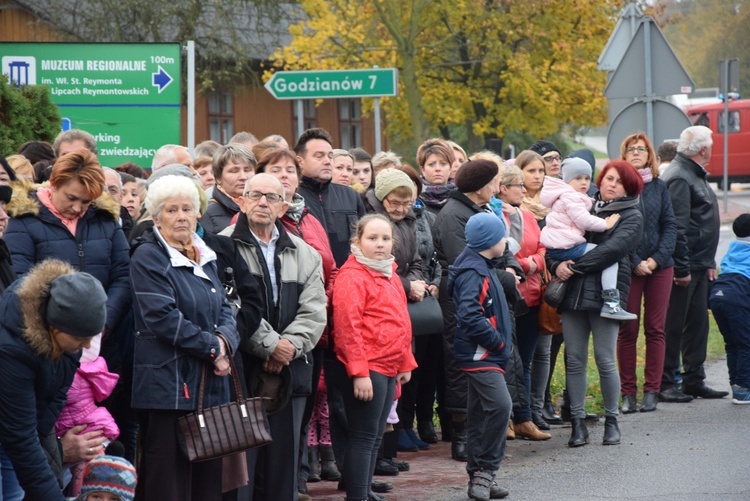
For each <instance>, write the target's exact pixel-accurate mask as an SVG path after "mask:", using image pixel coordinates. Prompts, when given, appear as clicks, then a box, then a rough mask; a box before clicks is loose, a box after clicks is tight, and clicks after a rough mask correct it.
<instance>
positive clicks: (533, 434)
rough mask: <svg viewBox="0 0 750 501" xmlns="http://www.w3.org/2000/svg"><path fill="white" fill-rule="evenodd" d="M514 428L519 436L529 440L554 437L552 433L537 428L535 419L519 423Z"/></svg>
mask: <svg viewBox="0 0 750 501" xmlns="http://www.w3.org/2000/svg"><path fill="white" fill-rule="evenodd" d="M513 430H514V431H515V432H516V436H517V437H519V438H525V439H527V440H548V439H550V438H552V435H550V434H549V433H546V432H543V431H541V430H540V429H539V428H537V427H536V425H535V424H534V422H533V421H524V422H523V423H517V424H516V425H515V426H514V427H513Z"/></svg>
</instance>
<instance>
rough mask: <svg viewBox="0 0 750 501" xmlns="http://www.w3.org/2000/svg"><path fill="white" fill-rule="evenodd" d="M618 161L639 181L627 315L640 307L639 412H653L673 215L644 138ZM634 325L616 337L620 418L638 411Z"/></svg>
mask: <svg viewBox="0 0 750 501" xmlns="http://www.w3.org/2000/svg"><path fill="white" fill-rule="evenodd" d="M620 156H621V157H622V159H623V160H625V161H626V162H629V163H630V164H631V165H632V166H633V167H635V169H636V170H637V171H638V174H639V175H640V176H641V178H642V179H643V184H644V186H643V192H642V193H641V212H643V237H642V238H641V243H640V245H638V248H636V250H635V253H634V255H633V275H632V277H631V281H630V295H629V296H628V307H627V310H628V312H630V313H633V314H635V315H637V316H639V317H640V316H641V303H643V333H644V335H645V336H646V364H645V367H644V369H643V376H644V382H643V402H642V403H641V409H640V410H641V412H651V411H655V410H656V403H657V401H658V393H659V392H660V391H661V375H662V371H663V369H664V353H665V349H666V334H665V330H664V326H665V324H666V321H667V308H668V307H669V296H670V295H671V294H672V278H673V277H674V260H673V259H672V253H673V252H674V247H675V242H676V239H677V223H676V222H675V217H674V212H673V211H672V199H671V198H670V197H669V189H668V188H667V184H666V183H665V182H664V181H662V180H661V179H659V168H658V167H657V165H656V154H655V153H654V148H653V146H651V141H649V140H648V137H646V135H645V134H643V133H642V132H639V133H637V134H631V135H630V136H628V137H626V138H625V140H624V141H623V142H622V146H621V147H620ZM638 327H639V322H625V323H624V324H623V325H622V326H621V327H620V335H619V337H618V338H617V362H618V364H619V367H620V387H621V391H622V413H623V414H630V413H633V412H635V411H637V410H638V409H637V404H636V393H637V391H638V386H637V384H638V379H637V377H636V375H635V366H636V358H637V355H638V331H639V329H638Z"/></svg>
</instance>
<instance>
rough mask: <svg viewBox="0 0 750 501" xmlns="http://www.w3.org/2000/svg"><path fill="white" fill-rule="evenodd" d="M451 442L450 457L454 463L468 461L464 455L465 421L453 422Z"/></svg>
mask: <svg viewBox="0 0 750 501" xmlns="http://www.w3.org/2000/svg"><path fill="white" fill-rule="evenodd" d="M452 424H453V441H452V442H451V457H452V458H453V459H455V460H456V461H468V459H469V457H468V455H467V453H466V420H465V419H464V420H463V421H453V423H452Z"/></svg>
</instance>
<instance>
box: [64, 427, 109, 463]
mask: <svg viewBox="0 0 750 501" xmlns="http://www.w3.org/2000/svg"><path fill="white" fill-rule="evenodd" d="M87 426H88V425H85V424H81V425H78V426H74V427H73V428H71V429H69V430H68V431H66V432H65V435H63V436H62V437H60V444H61V445H62V450H63V463H78V462H81V461H91V460H92V459H94V458H95V457H96V456H98V455H100V454H104V445H102V444H104V442H105V440H107V437H105V436H104V432H103V431H102V430H95V431H90V432H88V433H82V432H83V430H85V429H86V427H87Z"/></svg>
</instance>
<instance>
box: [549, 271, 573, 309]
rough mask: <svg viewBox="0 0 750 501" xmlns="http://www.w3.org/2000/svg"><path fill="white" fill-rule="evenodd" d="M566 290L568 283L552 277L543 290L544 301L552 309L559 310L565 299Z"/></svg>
mask: <svg viewBox="0 0 750 501" xmlns="http://www.w3.org/2000/svg"><path fill="white" fill-rule="evenodd" d="M567 290H568V282H567V280H566V281H565V282H563V281H561V280H560V279H559V278H557V277H553V278H551V279H550V281H549V282H547V288H546V289H545V290H544V300H545V301H546V302H547V304H548V305H550V306H552V307H553V308H559V307H560V305H561V304H562V302H563V299H565V292H566V291H567Z"/></svg>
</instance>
